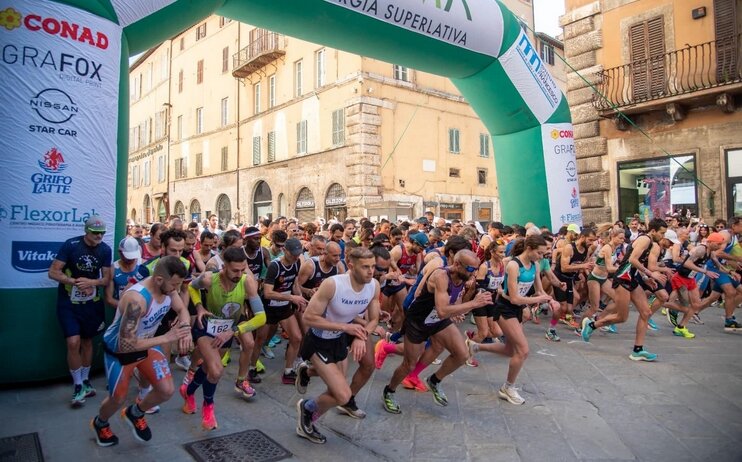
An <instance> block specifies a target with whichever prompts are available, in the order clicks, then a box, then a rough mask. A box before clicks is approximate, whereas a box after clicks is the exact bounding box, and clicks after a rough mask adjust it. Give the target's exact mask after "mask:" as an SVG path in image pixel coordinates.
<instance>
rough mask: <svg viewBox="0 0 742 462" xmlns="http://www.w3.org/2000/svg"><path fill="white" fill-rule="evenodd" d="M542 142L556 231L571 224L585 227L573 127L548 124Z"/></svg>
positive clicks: (543, 129)
mask: <svg viewBox="0 0 742 462" xmlns="http://www.w3.org/2000/svg"><path fill="white" fill-rule="evenodd" d="M541 139H542V142H543V146H544V166H545V167H546V187H547V189H548V191H549V209H550V211H551V227H552V230H554V231H557V230H558V229H559V228H560V227H561V226H562V225H566V224H569V223H576V224H578V225H582V208H581V207H580V186H579V184H578V182H577V164H576V158H575V140H574V132H573V130H572V124H544V125H542V126H541Z"/></svg>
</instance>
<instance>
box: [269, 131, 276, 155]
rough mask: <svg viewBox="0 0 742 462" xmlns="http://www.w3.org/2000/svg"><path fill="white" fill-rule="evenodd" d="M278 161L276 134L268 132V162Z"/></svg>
mask: <svg viewBox="0 0 742 462" xmlns="http://www.w3.org/2000/svg"><path fill="white" fill-rule="evenodd" d="M275 160H276V132H268V162H273V161H275Z"/></svg>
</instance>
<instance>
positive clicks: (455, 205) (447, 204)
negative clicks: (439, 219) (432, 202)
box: [441, 202, 463, 209]
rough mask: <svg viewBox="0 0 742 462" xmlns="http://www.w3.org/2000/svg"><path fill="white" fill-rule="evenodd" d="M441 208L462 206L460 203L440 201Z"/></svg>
mask: <svg viewBox="0 0 742 462" xmlns="http://www.w3.org/2000/svg"><path fill="white" fill-rule="evenodd" d="M441 208H442V209H460V208H463V206H462V205H461V204H449V203H447V202H441Z"/></svg>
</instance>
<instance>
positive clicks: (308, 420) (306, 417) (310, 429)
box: [296, 399, 327, 444]
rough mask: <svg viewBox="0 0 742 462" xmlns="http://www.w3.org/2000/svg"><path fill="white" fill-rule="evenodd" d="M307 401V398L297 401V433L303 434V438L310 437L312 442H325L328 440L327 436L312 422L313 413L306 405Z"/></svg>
mask: <svg viewBox="0 0 742 462" xmlns="http://www.w3.org/2000/svg"><path fill="white" fill-rule="evenodd" d="M305 402H306V400H305V399H300V400H299V401H298V402H297V403H296V411H297V416H296V417H297V425H296V434H297V435H299V436H301V437H302V438H306V439H308V440H309V441H311V442H312V443H317V444H324V443H326V442H327V438H325V436H324V435H323V434H322V433H320V432H319V431H317V427H315V426H314V424H313V423H312V413H311V412H309V411H308V410H307V409H306V408H305V407H304V403H305Z"/></svg>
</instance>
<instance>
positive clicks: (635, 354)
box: [629, 350, 657, 362]
mask: <svg viewBox="0 0 742 462" xmlns="http://www.w3.org/2000/svg"><path fill="white" fill-rule="evenodd" d="M629 359H630V360H632V361H649V362H652V361H654V360H655V359H657V355H656V354H654V353H650V352H648V351H647V350H641V351H632V352H631V354H630V355H629Z"/></svg>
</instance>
